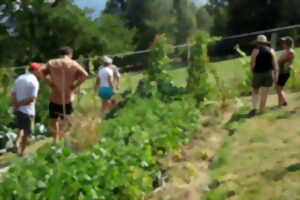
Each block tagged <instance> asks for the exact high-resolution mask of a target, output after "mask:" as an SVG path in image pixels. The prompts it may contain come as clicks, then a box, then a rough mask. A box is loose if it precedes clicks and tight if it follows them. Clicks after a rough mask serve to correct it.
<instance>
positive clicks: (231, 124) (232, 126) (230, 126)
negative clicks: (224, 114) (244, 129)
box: [224, 113, 251, 136]
mask: <svg viewBox="0 0 300 200" xmlns="http://www.w3.org/2000/svg"><path fill="white" fill-rule="evenodd" d="M249 118H251V117H250V116H249V114H244V113H233V115H232V117H231V119H230V120H229V121H228V122H227V123H226V124H225V126H224V128H225V129H226V130H228V132H229V136H232V135H234V134H235V132H236V130H237V128H238V127H239V125H240V124H241V123H243V122H244V121H245V120H246V119H249Z"/></svg>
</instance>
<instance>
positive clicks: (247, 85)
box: [234, 45, 252, 95]
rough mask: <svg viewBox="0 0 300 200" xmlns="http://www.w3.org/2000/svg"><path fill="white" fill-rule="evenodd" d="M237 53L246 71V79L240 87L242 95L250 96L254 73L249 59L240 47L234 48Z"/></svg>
mask: <svg viewBox="0 0 300 200" xmlns="http://www.w3.org/2000/svg"><path fill="white" fill-rule="evenodd" d="M234 49H235V50H236V52H237V53H238V54H239V55H240V56H241V58H240V59H239V61H240V63H241V66H242V68H243V70H244V71H245V78H244V79H243V81H242V82H241V85H240V88H239V90H240V93H241V95H249V94H251V82H252V72H251V69H250V60H249V59H248V57H247V54H246V53H245V52H243V51H242V50H241V49H240V46H239V45H236V46H235V47H234Z"/></svg>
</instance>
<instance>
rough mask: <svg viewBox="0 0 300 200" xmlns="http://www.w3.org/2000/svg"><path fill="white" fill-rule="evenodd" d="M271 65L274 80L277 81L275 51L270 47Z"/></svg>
mask: <svg viewBox="0 0 300 200" xmlns="http://www.w3.org/2000/svg"><path fill="white" fill-rule="evenodd" d="M271 52H272V65H273V69H274V77H275V78H274V81H275V82H277V79H278V68H279V67H278V62H277V57H276V53H275V51H274V50H273V49H272V50H271Z"/></svg>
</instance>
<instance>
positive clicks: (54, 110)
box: [49, 102, 73, 119]
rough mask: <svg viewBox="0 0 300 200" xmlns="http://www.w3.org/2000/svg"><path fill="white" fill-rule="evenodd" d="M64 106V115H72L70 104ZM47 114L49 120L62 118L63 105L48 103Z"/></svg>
mask: <svg viewBox="0 0 300 200" xmlns="http://www.w3.org/2000/svg"><path fill="white" fill-rule="evenodd" d="M65 106H66V115H71V114H72V113H73V106H72V103H68V104H66V105H65ZM49 114H50V118H51V119H57V118H63V117H64V108H63V105H60V104H55V103H52V102H50V104H49Z"/></svg>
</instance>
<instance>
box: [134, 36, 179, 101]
mask: <svg viewBox="0 0 300 200" xmlns="http://www.w3.org/2000/svg"><path fill="white" fill-rule="evenodd" d="M171 51H172V48H171V46H170V45H169V44H168V40H167V38H166V36H165V35H157V36H156V37H155V39H154V43H153V44H152V46H151V52H150V56H149V58H148V67H147V69H146V70H145V74H144V75H145V78H144V79H142V80H141V81H140V82H139V85H138V87H137V91H136V92H137V94H139V95H140V96H147V97H149V96H152V95H153V94H154V93H156V92H157V93H158V94H159V95H161V97H162V98H163V99H165V100H169V99H170V98H177V97H178V96H180V95H181V94H183V93H184V92H185V91H184V89H183V88H178V87H176V86H175V85H174V83H173V81H172V77H171V76H170V74H169V73H168V72H167V71H166V68H167V67H168V65H169V62H170V59H169V57H168V54H169V53H170V52H171Z"/></svg>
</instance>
